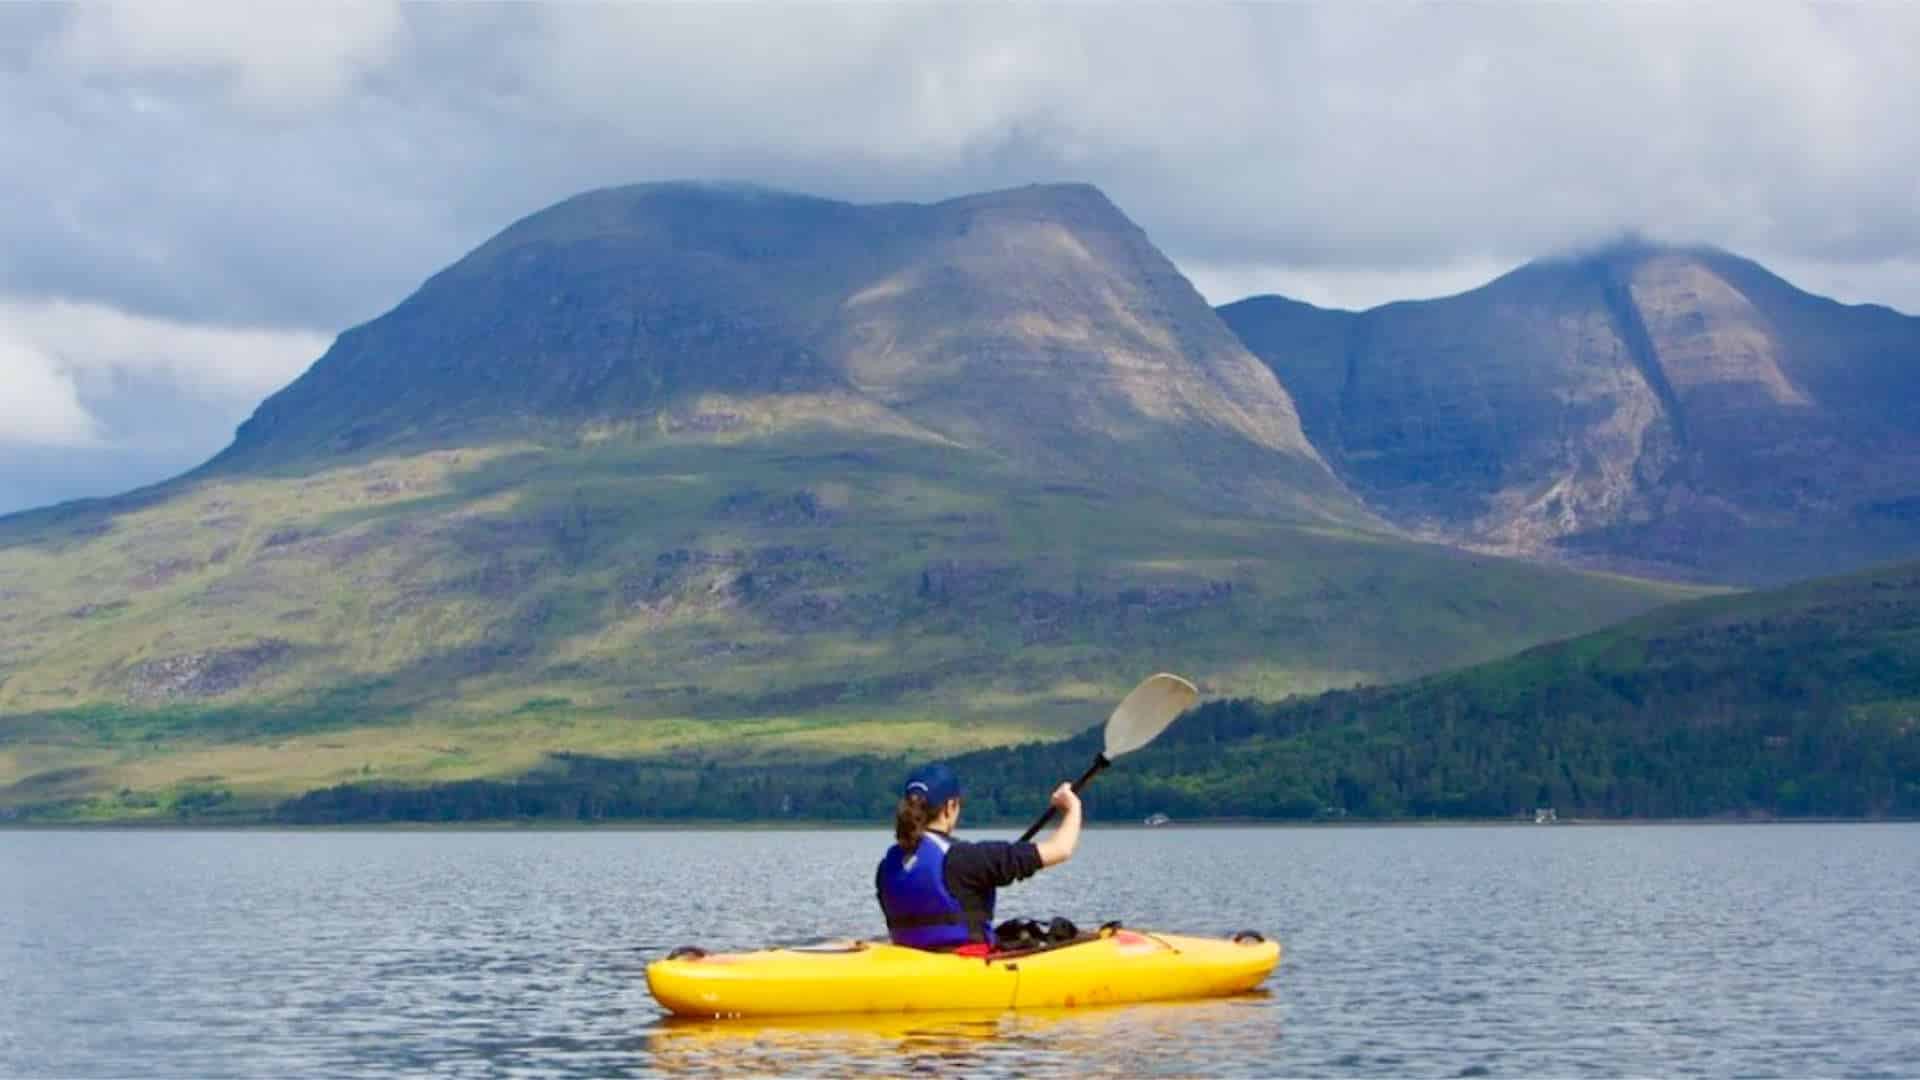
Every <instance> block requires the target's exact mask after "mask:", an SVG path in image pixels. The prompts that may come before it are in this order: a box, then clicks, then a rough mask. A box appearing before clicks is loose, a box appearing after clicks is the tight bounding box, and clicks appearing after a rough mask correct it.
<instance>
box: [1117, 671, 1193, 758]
mask: <svg viewBox="0 0 1920 1080" xmlns="http://www.w3.org/2000/svg"><path fill="white" fill-rule="evenodd" d="M1198 700H1200V691H1199V690H1197V689H1195V688H1194V685H1193V684H1192V683H1190V682H1188V681H1187V680H1185V679H1183V678H1181V677H1180V676H1178V675H1168V674H1166V673H1165V672H1162V673H1160V674H1158V675H1153V676H1149V677H1148V678H1147V680H1146V681H1145V682H1143V683H1141V684H1140V685H1139V686H1136V687H1134V688H1133V693H1131V694H1128V695H1127V696H1126V698H1125V699H1123V700H1122V701H1121V702H1120V705H1119V707H1118V708H1116V709H1114V710H1113V715H1112V716H1110V717H1108V718H1107V758H1108V760H1112V759H1113V758H1117V757H1119V756H1120V755H1121V754H1126V753H1131V752H1132V751H1135V750H1138V749H1140V748H1141V747H1143V746H1145V745H1147V744H1148V743H1150V742H1152V741H1153V740H1154V739H1155V738H1157V737H1158V736H1159V734H1160V733H1161V732H1163V731H1165V730H1167V725H1168V724H1171V723H1173V721H1174V718H1175V717H1177V716H1179V715H1180V714H1181V713H1183V712H1186V711H1187V710H1188V709H1191V708H1193V703H1194V702H1196V701H1198Z"/></svg>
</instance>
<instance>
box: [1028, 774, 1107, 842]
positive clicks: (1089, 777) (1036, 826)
mask: <svg viewBox="0 0 1920 1080" xmlns="http://www.w3.org/2000/svg"><path fill="white" fill-rule="evenodd" d="M1111 764H1113V762H1111V761H1108V760H1107V755H1105V754H1095V755H1093V764H1091V765H1089V766H1087V771H1086V772H1083V773H1081V774H1080V779H1078V780H1075V781H1074V782H1073V793H1074V794H1075V795H1078V794H1080V789H1082V788H1084V787H1086V786H1087V785H1088V784H1091V783H1093V778H1094V777H1096V776H1098V775H1100V770H1102V769H1104V768H1106V767H1107V766H1109V765H1111ZM1055 813H1057V811H1055V810H1054V808H1053V807H1052V805H1051V804H1049V805H1048V807H1047V812H1046V813H1044V814H1041V815H1040V820H1038V821H1036V822H1034V823H1033V824H1031V825H1029V826H1027V831H1026V832H1023V833H1021V834H1020V840H1019V843H1022V844H1024V843H1026V842H1027V841H1029V840H1031V839H1033V837H1034V835H1035V834H1036V833H1038V832H1039V831H1040V830H1041V829H1044V828H1046V827H1047V822H1049V821H1052V820H1053V815H1054V814H1055Z"/></svg>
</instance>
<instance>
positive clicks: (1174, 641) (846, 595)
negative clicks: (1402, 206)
mask: <svg viewBox="0 0 1920 1080" xmlns="http://www.w3.org/2000/svg"><path fill="white" fill-rule="evenodd" d="M1295 415H1296V414H1295V411H1294V406H1293V403H1292V401H1291V399H1290V398H1289V396H1288V395H1287V393H1286V391H1285V390H1284V389H1283V388H1282V387H1281V385H1280V383H1279V381H1278V380H1277V379H1276V377H1275V376H1274V375H1273V373H1272V372H1271V371H1270V370H1269V369H1268V368H1267V367H1266V366H1265V365H1264V364H1262V363H1261V362H1260V361H1259V360H1257V359H1256V358H1254V357H1253V356H1252V355H1251V354H1250V353H1248V352H1247V351H1246V350H1245V349H1244V348H1243V347H1242V346H1241V345H1240V344H1239V342H1238V341H1237V339H1235V338H1234V336H1233V335H1232V333H1231V332H1230V331H1229V330H1228V329H1227V328H1226V326H1225V324H1223V323H1222V322H1221V321H1220V320H1219V319H1218V317H1217V316H1216V315H1215V314H1214V313H1213V312H1212V311H1211V310H1210V309H1209V308H1208V307H1207V306H1206V304H1205V302H1204V301H1202V300H1201V299H1200V297H1199V296H1198V294H1197V293H1195V292H1194V290H1193V289H1192V287H1191V286H1190V285H1189V284H1188V283H1187V282H1186V281H1185V279H1183V278H1182V277H1180V275H1179V274H1178V272H1177V271H1175V270H1174V269H1173V267H1172V266H1171V265H1170V264H1169V263H1168V262H1167V260H1166V259H1165V258H1164V257H1163V256H1162V255H1161V254H1160V253H1159V252H1158V251H1156V250H1155V249H1154V248H1153V246H1152V245H1151V243H1149V242H1148V241H1147V239H1146V238H1145V236H1144V235H1143V234H1142V233H1141V232H1140V230H1139V229H1138V228H1137V227H1135V226H1134V225H1133V224H1132V223H1131V222H1129V221H1128V220H1127V219H1126V218H1125V216H1124V215H1122V214H1121V213H1120V212H1119V211H1118V210H1116V209H1115V208H1114V207H1113V206H1112V204H1110V203H1109V202H1108V201H1107V200H1106V199H1105V198H1104V197H1103V196H1101V195H1100V194H1099V192H1097V191H1095V190H1093V189H1091V188H1087V187H1082V186H1055V187H1039V188H1025V189H1020V190H1017V191H1007V192H998V193H991V194H987V195H980V196H973V197H969V198H963V199H957V200H952V201H949V202H944V203H938V204H934V205H927V206H920V205H887V206H852V205H848V204H844V203H836V202H830V201H826V200H820V199H813V198H808V197H804V196H797V195H790V194H784V193H780V192H771V191H766V190H763V189H759V188H752V187H741V186H730V185H712V184H662V185H646V186H640V187H631V188H620V189H614V190H608V191H600V192H594V193H590V194H587V195H583V196H581V197H579V198H577V199H572V200H568V201H566V202H564V203H561V204H559V205H558V206H555V207H553V208H550V209H548V210H545V211H542V212H540V213H537V214H534V215H532V216H531V217H529V218H527V219H525V220H523V221H521V222H519V223H517V224H514V225H513V226H511V227H509V228H508V229H506V230H505V231H504V232H502V233H501V234H500V235H499V236H497V237H495V238H494V239H492V240H490V241H488V242H487V243H486V244H484V245H482V246H481V247H480V248H478V249H477V250H476V251H474V252H473V253H472V254H470V255H469V256H467V257H466V258H464V259H462V260H460V261H459V262H458V263H456V264H454V265H453V266H451V267H449V268H448V269H446V270H445V271H443V272H441V273H439V274H437V275H435V276H434V277H433V278H432V279H431V280H429V281H428V282H427V283H426V284H425V285H423V286H422V287H421V288H420V290H419V291H418V292H416V293H415V294H414V295H412V296H410V297H408V298H406V299H405V300H404V301H403V302H401V303H400V304H399V305H398V306H397V307H396V308H394V310H393V311H391V312H389V313H388V314H386V315H383V316H381V317H380V318H378V319H375V320H374V321H372V322H370V323H368V324H367V325H365V326H361V327H357V328H355V329H352V330H349V331H348V332H346V333H344V334H342V335H341V336H340V338H339V340H338V342H337V343H335V345H334V346H333V347H332V348H331V349H330V350H329V351H328V352H327V354H326V355H325V356H323V357H322V358H321V359H320V360H319V361H318V362H317V363H316V364H314V365H313V367H312V369H311V370H309V371H308V372H307V373H306V374H304V375H303V376H301V377H300V378H299V379H298V380H296V381H295V382H294V383H293V384H292V385H290V386H288V387H287V388H286V389H285V390H283V391H281V392H280V393H278V394H275V395H274V396H273V397H272V398H270V399H269V400H268V401H266V402H265V403H264V404H263V405H262V406H261V407H260V408H259V410H258V411H257V412H256V414H255V415H254V416H253V417H252V418H251V419H250V420H248V421H247V423H246V424H245V425H244V426H243V427H242V428H241V429H240V431H239V433H238V435H237V437H236V438H235V440H234V442H233V444H232V446H231V447H230V448H229V449H228V450H227V451H225V452H224V453H222V454H221V455H219V456H218V457H217V458H216V459H214V460H213V461H212V462H210V463H208V464H207V465H206V466H205V467H203V468H201V469H199V470H196V471H195V472H193V473H191V474H189V475H187V476H184V477H181V478H179V479H177V480H174V481H170V482H168V483H165V484H162V485H158V486H156V487H154V488H149V489H146V490H144V491H141V492H135V493H131V494H129V495H126V496H122V497H119V498H115V499H108V500H96V501H91V502H82V503H75V504H69V505H66V506H62V507H56V508H52V509H49V510H44V511H39V512H34V513H29V514H23V515H16V516H13V517H9V518H5V519H0V601H3V603H0V811H4V810H6V809H7V808H11V809H12V810H13V811H16V812H25V811H24V808H37V809H33V810H32V811H31V812H33V813H37V814H38V813H45V814H69V815H72V814H79V815H83V816H84V815H99V816H107V817H116V816H129V815H132V816H139V815H151V814H162V815H167V814H173V813H176V812H185V811H186V810H189V809H196V808H197V809H206V808H209V807H213V808H219V807H226V808H236V807H244V806H258V805H262V803H263V801H265V802H271V801H273V800H277V799H280V798H284V797H286V796H289V795H293V794H298V793H299V792H301V791H305V790H307V789H309V788H313V787H321V786H327V785H332V784H338V783H341V782H343V781H345V780H351V779H356V778H358V779H377V780H385V781H391V782H425V781H444V780H457V779H464V778H484V777H500V776H511V775H515V774H517V773H519V772H522V771H524V770H526V769H528V768H531V767H533V766H535V765H537V764H538V763H539V762H541V761H543V760H546V759H547V757H548V756H549V755H551V754H554V753H558V752H568V753H573V754H588V755H599V756H606V757H615V758H618V757H625V756H633V755H637V754H649V753H673V754H684V755H688V756H689V759H690V760H698V761H717V760H734V759H748V760H761V761H764V760H802V761H804V760H813V759H817V758H820V757H822V756H832V755H837V754H843V753H845V752H847V751H848V750H849V749H862V750H868V749H873V748H875V747H885V748H889V749H899V750H902V751H905V750H908V749H914V748H918V749H941V750H957V749H965V748H968V747H975V746H982V745H993V744H998V743H1005V742H1009V741H1016V740H1021V739H1028V738H1032V737H1035V736H1036V735H1048V734H1061V733H1065V732H1069V731H1072V730H1075V729H1077V728H1078V727H1079V726H1081V725H1082V724H1084V722H1085V721H1086V718H1087V715H1088V713H1089V712H1090V711H1098V710H1099V709H1101V708H1103V707H1104V705H1105V703H1106V702H1107V701H1108V700H1109V699H1110V697H1111V696H1112V695H1113V694H1114V693H1115V692H1117V691H1120V690H1124V689H1125V687H1126V686H1128V685H1131V683H1132V682H1133V681H1135V680H1137V679H1138V678H1139V677H1140V675H1141V674H1142V673H1143V672H1146V671H1151V670H1156V669H1161V668H1167V667H1172V668H1177V669H1179V670H1183V671H1188V672H1190V673H1192V674H1194V675H1195V676H1196V677H1198V678H1201V679H1203V680H1205V681H1206V683H1207V685H1208V686H1209V687H1211V688H1212V689H1213V690H1214V691H1215V692H1226V693H1235V694H1262V695H1269V696H1281V695H1285V694H1291V693H1299V692H1306V691H1313V690H1320V689H1325V688H1328V687H1332V686H1347V685H1352V684H1353V683H1356V682H1364V681H1374V680H1380V679H1390V678H1397V677H1405V676H1407V675H1411V674H1416V673H1420V672H1427V671H1433V670H1438V669H1441V668H1445V667H1449V666H1454V665H1458V664H1463V663H1469V662H1473V661H1479V660H1486V659H1490V658H1492V657H1495V656H1499V655H1503V654H1505V653H1508V652H1511V651H1513V650H1514V649H1517V648H1520V647H1523V646H1525V645H1528V644H1532V643H1536V642H1539V641H1542V640H1547V639H1552V638H1557V637H1563V636H1566V635H1569V634H1573V633H1577V632H1580V631H1583V630H1589V629H1593V628H1595V627H1597V626H1600V625H1603V624H1605V623H1607V622H1609V621H1612V620H1615V619H1618V618H1621V617H1624V616H1626V615H1629V614H1634V613H1637V612H1640V611H1644V610H1646V609H1648V608H1650V607H1652V606H1655V605H1657V604H1660V603H1663V602H1666V601H1668V600H1671V599H1673V598H1675V597H1676V596H1679V595H1682V594H1683V592H1684V591H1683V590H1679V589H1675V588H1673V587H1670V586H1665V585H1659V584H1654V583H1649V582H1644V581H1634V580H1628V579H1624V578H1619V577H1613V576H1605V575H1597V574H1587V573H1574V572H1570V571H1568V570H1565V569H1562V568H1554V567H1547V566H1540V565H1533V564H1526V563H1519V562H1514V561H1509V560H1503V559H1498V558H1488V557H1482V556H1475V555H1471V554H1464V553H1461V552H1458V551H1453V550H1449V549H1447V548H1444V547H1439V546H1434V545H1423V544H1417V543H1411V542H1408V541H1407V540H1406V539H1405V538H1404V537H1403V536H1399V535H1396V534H1395V533H1394V532H1393V531H1392V530H1391V529H1389V528H1388V527H1386V526H1385V525H1383V524H1382V523H1380V521H1379V520H1378V518H1376V517H1375V516H1374V515H1373V514H1372V513H1371V512H1369V511H1368V510H1366V509H1365V508H1364V507H1362V506H1361V505H1360V503H1359V502H1358V501H1357V500H1356V499H1355V498H1354V496H1353V495H1352V493H1351V492H1350V491H1348V490H1347V488H1346V487H1345V486H1344V485H1343V484H1342V483H1341V482H1340V481H1339V479H1338V478H1337V477H1336V476H1335V475H1334V474H1333V473H1332V472H1331V471H1330V470H1329V468H1328V467H1327V464H1326V463H1325V461H1323V460H1322V458H1321V457H1320V455H1319V454H1318V453H1317V452H1316V451H1315V450H1314V448H1313V447H1312V446H1311V445H1310V443H1309V442H1308V441H1307V440H1306V438H1305V436H1304V433H1303V432H1302V430H1301V428H1300V426H1299V424H1298V423H1297V422H1296V420H1295Z"/></svg>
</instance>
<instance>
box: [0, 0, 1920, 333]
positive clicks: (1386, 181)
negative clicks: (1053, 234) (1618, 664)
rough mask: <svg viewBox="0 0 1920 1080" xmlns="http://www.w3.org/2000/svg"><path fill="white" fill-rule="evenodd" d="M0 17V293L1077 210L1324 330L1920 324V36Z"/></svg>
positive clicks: (124, 294)
mask: <svg viewBox="0 0 1920 1080" xmlns="http://www.w3.org/2000/svg"><path fill="white" fill-rule="evenodd" d="M142 8H143V9H145V10H144V11H143V12H141V13H136V14H137V17H134V16H127V15H126V14H125V13H124V12H119V13H116V12H113V11H108V12H107V13H106V14H102V13H101V12H102V11H103V10H105V9H100V8H38V7H23V6H17V5H16V6H7V7H3V8H0V131H4V132H5V135H4V137H3V138H0V300H4V299H7V298H9V297H11V298H13V299H15V300H19V299H23V298H54V299H68V300H78V301H87V302H93V303H98V304H102V305H107V306H111V307H114V308H118V309H121V310H124V311H128V312H132V313H136V314H142V315H150V316H157V317H162V318H166V319H172V320H181V321H186V322H197V323H211V324H218V325H221V326H259V327H272V328H283V329H289V330H298V331H303V332H310V333H320V334H323V335H325V334H331V333H333V332H336V331H338V330H339V329H341V328H343V327H345V326H347V325H350V324H353V323H356V322H360V321H363V320H365V319H367V318H370V317H372V316H373V315H376V314H378V313H379V312H380V311H382V310H384V309H386V308H388V307H390V306H392V305H393V304H394V303H396V302H398V301H399V300H400V299H401V298H402V297H404V296H405V295H406V293H408V292H409V291H411V290H412V289H413V288H414V287H415V286H417V285H418V284H419V282H420V281H422V280H423V279H424V278H425V277H426V276H427V275H429V274H430V273H432V272H433V271H435V270H436V269H438V268H439V267H441V266H443V265H445V264H446V263H448V262H450V261H451V260H453V259H454V258H457V257H458V256H459V255H460V254H462V253H463V252H464V251H466V250H468V249H469V248H471V247H473V246H474V245H476V244H478V243H479V242H481V241H482V240H484V239H485V238H486V237H487V236H489V235H491V234H492V233H493V232H495V231H497V230H498V229H499V228H501V227H502V226H504V225H505V224H507V223H508V222H510V221H511V220H513V219H515V218H517V217H519V216H522V215H524V214H526V213H530V212H532V211H534V210H537V209H539V208H540V207H542V206H544V205H546V204H548V203H551V202H553V201H556V200H558V199H560V198H564V197H566V196H567V195H570V194H573V193H575V192H578V191H580V190H583V189H586V188H590V187H596V186H603V185H608V184H617V183H626V182H632V181H637V180H649V179H664V178H671V177H686V176H698V177H735V178H743V179H752V180H756V181H759V182H762V183H768V184H773V185H776V186H784V187H791V188H796V189H801V190H806V191H811V192H815V193H819V194H824V195H830V196H837V197H842V198H849V199H855V200H862V201H865V200H877V199H936V198H941V197H946V196H950V195H954V194H959V193H963V192H967V191H971V190H979V189H983V188H989V187H998V186H1007V185H1013V184H1020V183H1027V182H1031V181H1035V180H1055V179H1077V180H1087V181H1091V182H1093V183H1096V184H1099V185H1100V186H1101V187H1103V188H1104V189H1105V190H1106V191H1107V192H1108V193H1109V194H1110V195H1111V196H1112V197H1113V198H1114V199H1115V201H1116V202H1118V203H1119V204H1120V205H1121V206H1122V207H1123V208H1125V209H1126V210H1127V211H1128V212H1129V213H1130V214H1132V215H1133V216H1134V217H1135V219H1136V220H1138V221H1139V222H1140V223H1141V224H1142V225H1143V226H1144V227H1145V228H1146V229H1147V230H1148V231H1149V233H1151V234H1152V235H1153V237H1154V238H1155V240H1156V241H1157V242H1159V244H1160V245H1161V246H1162V247H1163V248H1164V249H1166V250H1167V251H1168V253H1169V254H1170V255H1171V256H1172V257H1173V258H1174V259H1175V261H1176V262H1179V263H1180V264H1181V265H1183V266H1184V267H1187V268H1188V269H1189V271H1190V272H1191V273H1192V274H1193V276H1194V277H1195V278H1196V280H1197V281H1198V282H1199V283H1200V284H1201V285H1202V286H1203V287H1205V288H1206V289H1207V290H1208V292H1209V295H1210V298H1211V299H1213V300H1215V301H1216V302H1218V301H1225V300H1228V299H1233V298H1234V297H1233V296H1232V295H1224V294H1223V292H1224V291H1226V290H1234V289H1239V288H1252V287H1266V288H1284V289H1288V290H1290V291H1294V292H1297V293H1300V294H1304V295H1307V296H1308V297H1309V298H1313V299H1317V300H1320V301H1322V302H1330V303H1341V304H1346V305H1349V306H1352V305H1363V304H1367V303H1372V302H1379V301H1382V300H1386V299H1390V298H1392V296H1393V295H1394V294H1393V292H1392V291H1391V290H1394V289H1401V288H1409V287H1413V288H1425V289H1428V290H1442V291H1445V290H1450V289H1452V288H1453V287H1455V286H1456V285H1464V284H1471V283H1472V282H1471V280H1470V279H1471V277H1472V276H1473V275H1475V274H1477V273H1479V272H1481V271H1482V270H1484V269H1486V268H1490V267H1501V266H1508V265H1512V264H1513V263H1515V262H1518V261H1521V260H1524V259H1526V258H1528V257H1531V256H1534V255H1538V254H1542V253H1547V252H1552V251H1556V250H1562V249H1565V248H1568V247H1571V246H1576V245H1580V244H1584V243H1590V242H1592V241H1594V240H1595V239H1598V238H1600V237H1604V236H1608V235H1611V234H1614V233H1617V232H1618V231H1620V230H1622V229H1624V228H1637V229H1640V230H1643V231H1645V232H1647V233H1648V234H1650V235H1652V236H1654V237H1656V238H1661V239H1668V240H1674V241H1679V242H1688V243H1710V244H1717V245H1720V246H1724V247H1728V248H1731V249H1733V250H1736V251H1740V252H1742V253H1744V254H1748V255H1750V256H1753V257H1755V258H1758V259H1760V260H1762V261H1763V262H1768V263H1773V264H1777V265H1779V266H1781V267H1783V268H1788V269H1790V270H1793V271H1795V272H1796V273H1797V274H1798V275H1799V276H1798V277H1797V281H1798V283H1800V284H1802V285H1803V286H1806V287H1808V288H1812V289H1814V290H1816V291H1832V292H1836V293H1838V294H1840V295H1842V296H1843V298H1845V299H1850V300H1877V301H1881V302H1886V303H1891V304H1894V305H1895V306H1898V307H1901V308H1903V309H1905V310H1910V311H1920V274H1916V273H1915V272H1914V270H1915V268H1916V259H1920V215H1916V214H1915V213H1914V208H1915V207H1916V206H1917V205H1920V180H1917V179H1916V178H1920V125H1916V124H1914V123H1913V122H1912V117H1913V116H1915V115H1920V74H1917V73H1916V69H1915V65H1913V63H1912V59H1911V58H1912V55H1913V53H1914V51H1915V46H1916V44H1920V8H1916V7H1906V6H1893V5H1880V6H1865V5H1862V6H1851V7H1843V6H1837V5H1826V6H1803V5H1771V4H1746V5H1588V6H1571V5H1510V4H1509V5H1372V4H1363V5H1335V4H1331V3H1329V4H1323V5H1294V4H1285V5H1279V4H1276V5H1235V6H1207V5H1179V6H1173V5H1168V6H1146V5H1119V6H1104V5H1103V6H1085V5H1023V6H1003V5H964V6H960V5H956V6H944V7H935V6H924V5H887V6H882V5H823V6H798V5H777V6H776V5H765V6H747V5H700V6H695V5H623V6H614V5H606V6H603V5H592V6H588V5H548V6H492V5H489V6H452V5H418V6H406V7H395V6H392V5H378V4H374V5H362V6H358V7H354V8H351V9H348V8H342V9H339V10H338V13H337V14H336V15H335V17H334V19H333V22H334V23H336V24H338V25H334V26H330V27H324V28H321V29H322V30H324V31H325V32H317V31H316V32H306V31H302V30H299V29H296V30H293V31H289V30H287V29H286V28H283V27H278V26H274V25H270V24H268V23H267V22H266V21H267V20H273V19H283V18H284V14H280V13H273V12H270V11H265V10H261V9H258V8H254V7H239V6H236V7H226V8H222V7H209V6H207V5H204V4H201V5H195V6H194V7H192V8H190V9H188V8H181V9H172V10H169V9H165V8H154V7H153V6H152V5H142Z"/></svg>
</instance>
